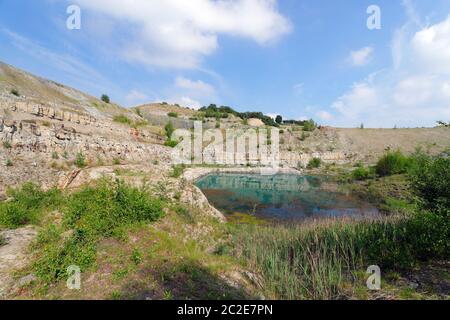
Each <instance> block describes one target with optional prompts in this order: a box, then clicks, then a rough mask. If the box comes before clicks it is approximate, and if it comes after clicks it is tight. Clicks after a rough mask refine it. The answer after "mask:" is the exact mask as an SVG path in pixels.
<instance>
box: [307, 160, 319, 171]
mask: <svg viewBox="0 0 450 320" xmlns="http://www.w3.org/2000/svg"><path fill="white" fill-rule="evenodd" d="M321 165H322V160H321V159H319V158H313V159H311V160H310V161H309V162H308V166H307V168H308V169H317V168H320V166H321Z"/></svg>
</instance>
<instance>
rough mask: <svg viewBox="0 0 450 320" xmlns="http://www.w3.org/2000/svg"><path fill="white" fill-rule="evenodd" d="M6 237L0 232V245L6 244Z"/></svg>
mask: <svg viewBox="0 0 450 320" xmlns="http://www.w3.org/2000/svg"><path fill="white" fill-rule="evenodd" d="M6 243H7V242H6V239H5V237H4V236H3V235H1V234H0V247H1V246H4V245H5V244H6Z"/></svg>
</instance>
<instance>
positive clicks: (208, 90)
mask: <svg viewBox="0 0 450 320" xmlns="http://www.w3.org/2000/svg"><path fill="white" fill-rule="evenodd" d="M175 86H176V87H178V88H181V89H186V90H189V91H191V92H192V91H194V92H195V93H196V95H199V96H207V97H209V96H212V95H214V94H215V91H216V90H215V88H214V87H213V86H212V85H210V84H209V83H205V82H203V81H201V80H197V81H193V80H190V79H187V78H184V77H177V78H176V79H175Z"/></svg>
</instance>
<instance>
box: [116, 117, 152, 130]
mask: <svg viewBox="0 0 450 320" xmlns="http://www.w3.org/2000/svg"><path fill="white" fill-rule="evenodd" d="M113 121H114V122H117V123H121V124H125V125H128V126H130V127H132V128H135V129H137V128H139V127H143V126H146V125H148V122H147V120H141V121H133V120H131V119H130V118H128V117H127V116H125V115H123V114H121V115H118V116H114V118H113Z"/></svg>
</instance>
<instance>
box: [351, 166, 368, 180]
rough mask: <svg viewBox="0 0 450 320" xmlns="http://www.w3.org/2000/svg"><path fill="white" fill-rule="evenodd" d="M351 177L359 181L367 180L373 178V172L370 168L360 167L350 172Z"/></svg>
mask: <svg viewBox="0 0 450 320" xmlns="http://www.w3.org/2000/svg"><path fill="white" fill-rule="evenodd" d="M352 178H353V179H354V180H359V181H363V180H367V179H370V178H373V172H372V171H371V170H370V169H366V168H364V167H360V168H358V169H356V170H354V171H353V172H352Z"/></svg>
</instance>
